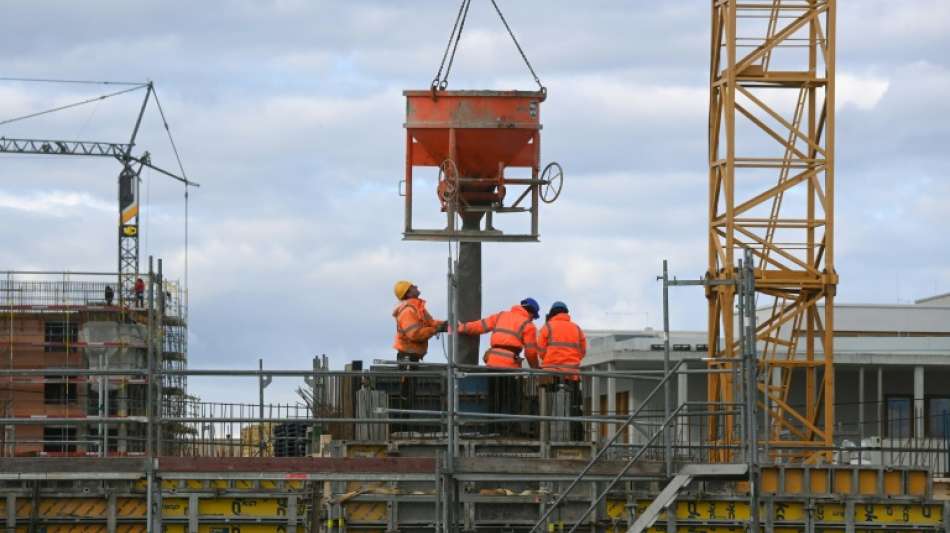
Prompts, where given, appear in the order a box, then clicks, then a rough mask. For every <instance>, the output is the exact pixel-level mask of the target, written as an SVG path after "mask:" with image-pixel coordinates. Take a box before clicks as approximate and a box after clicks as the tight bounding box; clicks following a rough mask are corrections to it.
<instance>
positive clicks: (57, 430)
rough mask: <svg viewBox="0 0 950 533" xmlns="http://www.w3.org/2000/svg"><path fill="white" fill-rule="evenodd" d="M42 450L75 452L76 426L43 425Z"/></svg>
mask: <svg viewBox="0 0 950 533" xmlns="http://www.w3.org/2000/svg"><path fill="white" fill-rule="evenodd" d="M43 451H44V452H54V453H62V452H75V451H76V428H74V427H45V428H43Z"/></svg>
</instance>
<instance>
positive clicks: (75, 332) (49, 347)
mask: <svg viewBox="0 0 950 533" xmlns="http://www.w3.org/2000/svg"><path fill="white" fill-rule="evenodd" d="M43 340H44V341H45V343H46V346H45V348H44V350H45V351H47V352H65V351H66V345H67V344H75V343H77V342H79V324H78V323H76V322H65V321H47V322H46V324H45V331H44V335H43Z"/></svg>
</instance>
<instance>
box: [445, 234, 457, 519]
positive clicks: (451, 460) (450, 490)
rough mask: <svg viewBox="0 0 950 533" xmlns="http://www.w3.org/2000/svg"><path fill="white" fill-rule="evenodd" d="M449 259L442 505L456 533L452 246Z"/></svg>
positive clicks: (455, 329)
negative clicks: (443, 496) (443, 491)
mask: <svg viewBox="0 0 950 533" xmlns="http://www.w3.org/2000/svg"><path fill="white" fill-rule="evenodd" d="M449 250H450V251H449V258H448V274H447V276H446V278H447V288H448V291H447V297H448V302H447V303H448V306H447V311H446V314H447V315H448V316H447V317H446V320H447V321H448V323H449V330H448V331H449V333H448V335H449V342H448V345H449V349H448V354H447V355H448V357H447V359H448V360H447V361H446V387H447V388H448V391H447V392H448V394H447V395H446V396H447V398H448V402H447V403H448V405H447V416H446V439H445V440H446V447H447V448H448V449H447V450H446V452H447V453H446V456H445V484H444V490H445V498H443V506H444V508H445V520H444V525H443V527H444V529H445V530H446V531H454V530H455V525H456V519H455V511H456V509H455V507H456V498H455V489H456V486H455V480H454V479H453V476H454V474H455V452H456V449H457V445H456V443H455V438H456V435H455V429H456V427H455V408H456V403H455V402H456V385H457V384H456V382H455V363H456V361H455V352H456V349H457V348H458V342H457V341H458V331H457V328H456V325H457V322H458V321H457V320H456V311H457V310H458V309H457V298H456V294H455V289H456V277H455V268H456V266H457V265H456V264H455V263H454V262H453V261H452V253H451V244H450V245H449Z"/></svg>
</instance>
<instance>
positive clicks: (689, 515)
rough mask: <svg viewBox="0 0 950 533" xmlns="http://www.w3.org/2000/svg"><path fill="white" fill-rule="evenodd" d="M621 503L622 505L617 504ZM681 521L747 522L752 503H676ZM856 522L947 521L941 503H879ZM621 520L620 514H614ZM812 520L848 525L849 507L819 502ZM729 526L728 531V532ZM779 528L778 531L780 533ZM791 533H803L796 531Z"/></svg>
mask: <svg viewBox="0 0 950 533" xmlns="http://www.w3.org/2000/svg"><path fill="white" fill-rule="evenodd" d="M617 503H618V504H620V503H622V502H617ZM650 503H651V502H650V500H639V501H637V503H636V509H637V514H640V513H642V512H643V511H644V510H646V508H647V506H648V505H649V504H650ZM675 508H676V518H677V520H684V521H685V520H703V521H716V520H719V521H731V520H736V521H740V522H741V521H744V520H748V519H749V505H748V502H745V501H741V500H683V501H677V502H676V506H675ZM768 512H769V510H768V504H765V503H763V504H761V506H760V511H759V516H760V518H761V519H763V520H764V519H765V517H766V516H767V515H768ZM807 513H808V509H807V508H806V506H805V504H804V503H803V502H782V501H779V502H773V503H772V516H774V517H775V521H776V522H804V521H805V520H806V518H807ZM854 513H855V517H854V521H855V522H856V523H858V524H868V525H870V524H874V525H876V526H893V527H901V526H905V525H908V526H910V525H913V526H933V525H939V524H941V523H942V520H943V508H942V507H941V506H940V505H939V504H937V505H934V504H916V503H893V504H886V503H875V504H862V503H856V504H855V505H854ZM610 516H611V518H618V517H619V515H614V514H611V515H610ZM812 519H814V520H815V521H816V522H824V523H828V524H838V523H840V524H842V525H843V524H844V523H845V521H846V507H845V504H844V503H840V502H816V503H815V504H814V510H813V514H812ZM659 520H660V521H665V520H666V512H663V513H660V516H659ZM728 530H729V529H728V527H726V529H725V531H728ZM778 531H779V529H776V533H777V532H778ZM791 531H799V530H797V529H792V530H791Z"/></svg>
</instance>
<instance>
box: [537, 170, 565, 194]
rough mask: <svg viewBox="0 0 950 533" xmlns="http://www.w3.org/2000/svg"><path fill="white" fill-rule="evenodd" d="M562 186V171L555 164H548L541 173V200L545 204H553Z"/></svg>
mask: <svg viewBox="0 0 950 533" xmlns="http://www.w3.org/2000/svg"><path fill="white" fill-rule="evenodd" d="M563 186H564V169H562V168H561V165H560V164H558V163H557V162H554V161H552V162H550V163H548V165H547V166H546V167H544V170H543V171H542V172H541V191H540V192H541V200H543V201H544V203H546V204H550V203H553V202H554V201H555V200H557V197H558V196H561V188H562V187H563Z"/></svg>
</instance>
